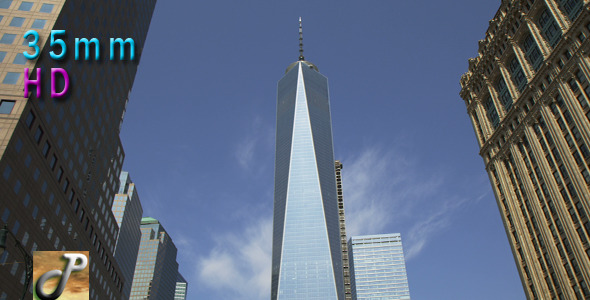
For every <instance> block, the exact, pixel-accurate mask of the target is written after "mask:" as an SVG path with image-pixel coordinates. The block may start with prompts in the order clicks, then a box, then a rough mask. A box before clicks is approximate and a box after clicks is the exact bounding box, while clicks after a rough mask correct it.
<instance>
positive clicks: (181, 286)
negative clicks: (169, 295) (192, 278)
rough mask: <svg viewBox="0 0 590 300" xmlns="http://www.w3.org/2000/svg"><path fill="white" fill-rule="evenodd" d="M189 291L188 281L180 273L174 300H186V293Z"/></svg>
mask: <svg viewBox="0 0 590 300" xmlns="http://www.w3.org/2000/svg"><path fill="white" fill-rule="evenodd" d="M187 289H188V283H187V282H186V279H184V277H183V276H182V274H180V272H179V273H178V277H177V278H176V290H175V291H174V300H186V292H187Z"/></svg>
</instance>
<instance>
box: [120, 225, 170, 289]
mask: <svg viewBox="0 0 590 300" xmlns="http://www.w3.org/2000/svg"><path fill="white" fill-rule="evenodd" d="M176 254H177V250H176V246H175V245H174V243H173V242H172V239H171V238H170V236H169V235H168V233H167V232H166V230H165V229H164V227H163V226H162V225H161V224H160V222H159V221H158V220H156V219H153V218H142V219H141V243H140V245H139V253H138V254H137V264H136V265H135V275H134V276H133V286H132V287H131V297H129V299H130V300H144V299H159V300H172V299H174V292H175V290H176V278H177V276H178V263H177V262H176Z"/></svg>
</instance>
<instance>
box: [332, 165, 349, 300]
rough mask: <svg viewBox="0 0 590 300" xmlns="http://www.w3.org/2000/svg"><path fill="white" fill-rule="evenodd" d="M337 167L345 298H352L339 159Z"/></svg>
mask: <svg viewBox="0 0 590 300" xmlns="http://www.w3.org/2000/svg"><path fill="white" fill-rule="evenodd" d="M334 165H335V167H336V193H337V195H338V218H339V219H338V220H339V222H340V246H341V247H342V270H343V274H344V299H346V300H350V299H352V292H351V289H350V264H349V262H348V257H349V255H348V244H347V238H346V218H345V217H344V197H343V195H342V163H341V162H340V161H339V160H337V161H336V162H335V163H334Z"/></svg>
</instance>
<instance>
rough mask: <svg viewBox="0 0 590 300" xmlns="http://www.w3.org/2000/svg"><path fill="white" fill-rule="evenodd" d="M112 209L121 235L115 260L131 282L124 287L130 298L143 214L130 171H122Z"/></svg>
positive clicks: (124, 292)
mask: <svg viewBox="0 0 590 300" xmlns="http://www.w3.org/2000/svg"><path fill="white" fill-rule="evenodd" d="M111 210H112V211H113V215H114V216H115V219H116V220H117V225H119V235H118V236H117V240H116V242H115V260H117V262H118V263H119V266H120V267H121V275H122V276H123V277H124V278H125V281H126V282H128V283H129V284H126V285H125V286H124V287H123V296H124V297H125V299H128V298H129V293H130V292H131V282H132V281H133V273H134V271H135V262H136V260H137V251H138V249H139V241H140V240H141V230H140V225H141V215H142V214H143V208H142V207H141V202H139V196H138V194H137V191H136V190H135V184H134V183H133V182H132V181H131V178H130V177H129V173H128V172H125V171H122V172H121V175H120V177H119V191H118V193H117V194H115V201H114V202H113V207H112V209H111Z"/></svg>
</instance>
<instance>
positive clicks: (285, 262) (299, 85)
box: [271, 19, 344, 300]
mask: <svg viewBox="0 0 590 300" xmlns="http://www.w3.org/2000/svg"><path fill="white" fill-rule="evenodd" d="M299 45H300V49H299V60H298V61H296V62H294V63H292V64H291V65H289V67H288V68H287V71H286V72H285V76H284V77H283V78H282V79H281V80H280V81H279V84H278V94H277V132H276V158H275V190H274V221H273V248H272V283H271V299H272V300H275V299H279V300H283V299H297V300H300V299H318V300H320V299H321V300H327V299H344V279H343V271H342V252H341V243H340V231H339V230H340V229H339V219H338V203H337V194H336V177H335V172H334V150H333V146H332V121H331V117H330V101H329V97H328V80H327V78H326V77H324V76H323V75H322V74H320V73H319V71H318V68H317V67H316V66H315V65H314V64H312V63H311V62H308V61H306V60H305V58H304V56H303V44H302V34H301V19H299Z"/></svg>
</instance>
